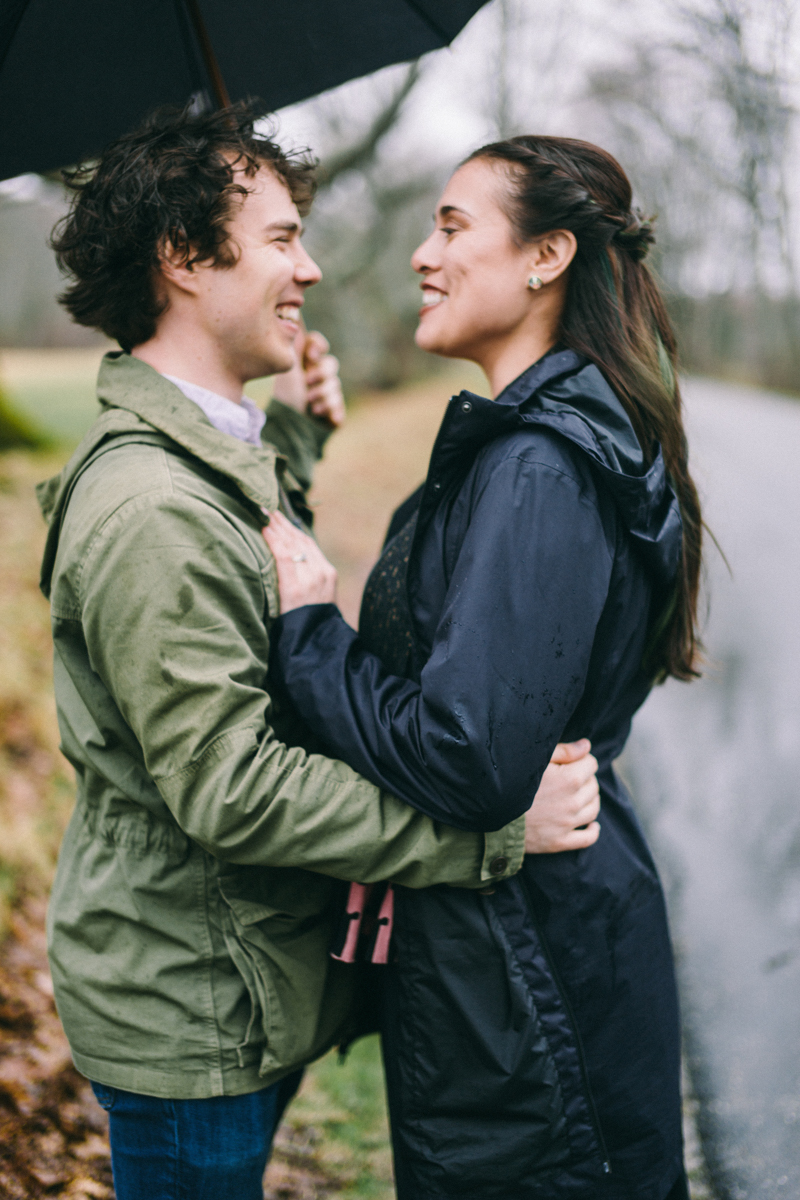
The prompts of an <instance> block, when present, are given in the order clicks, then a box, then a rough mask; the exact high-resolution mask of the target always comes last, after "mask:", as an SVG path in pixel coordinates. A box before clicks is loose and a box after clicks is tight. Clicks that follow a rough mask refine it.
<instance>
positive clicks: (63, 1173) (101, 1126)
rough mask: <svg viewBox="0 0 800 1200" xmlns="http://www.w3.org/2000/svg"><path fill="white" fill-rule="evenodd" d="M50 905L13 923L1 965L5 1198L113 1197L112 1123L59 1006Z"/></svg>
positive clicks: (23, 912)
mask: <svg viewBox="0 0 800 1200" xmlns="http://www.w3.org/2000/svg"><path fill="white" fill-rule="evenodd" d="M43 918H44V905H43V902H42V901H41V900H33V899H31V900H29V901H27V902H25V903H24V904H22V905H21V906H18V907H17V908H16V910H15V912H14V915H13V917H12V925H11V931H10V933H9V936H8V937H7V939H6V941H5V943H4V946H3V954H2V964H0V1195H1V1196H3V1197H4V1198H6V1197H7V1198H8V1200H17V1198H19V1200H39V1197H47V1196H69V1197H75V1200H79V1198H83V1197H87V1198H88V1197H92V1198H95V1200H103V1198H105V1197H112V1196H113V1188H112V1184H111V1166H110V1162H109V1154H108V1140H107V1137H106V1117H105V1113H104V1112H103V1110H102V1109H101V1108H100V1106H99V1105H98V1104H97V1103H96V1102H95V1100H94V1097H93V1095H92V1092H91V1088H90V1087H89V1084H88V1083H87V1082H86V1080H85V1079H83V1078H82V1076H80V1075H79V1074H78V1073H77V1071H76V1070H75V1068H74V1067H73V1066H72V1063H71V1061H70V1057H69V1050H68V1048H67V1044H66V1040H65V1038H64V1034H63V1032H62V1030H61V1025H60V1023H59V1020H58V1017H57V1016H56V1012H55V1007H54V1005H53V995H52V986H51V984H50V975H49V973H48V970H47V959H46V954H45V946H44V929H43Z"/></svg>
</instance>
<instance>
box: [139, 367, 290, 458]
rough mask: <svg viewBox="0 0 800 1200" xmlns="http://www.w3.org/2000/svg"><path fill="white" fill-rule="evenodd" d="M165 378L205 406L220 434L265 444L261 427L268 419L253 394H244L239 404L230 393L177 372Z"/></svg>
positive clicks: (201, 405)
mask: <svg viewBox="0 0 800 1200" xmlns="http://www.w3.org/2000/svg"><path fill="white" fill-rule="evenodd" d="M162 373H163V372H162ZM164 378H165V379H168V380H169V381H170V383H174V384H175V387H177V388H180V390H181V391H182V392H183V394H184V396H185V397H186V399H187V400H193V401H194V403H195V404H196V405H198V407H199V408H202V410H203V412H204V413H205V414H206V416H207V417H208V419H209V421H210V422H211V424H212V425H213V426H214V428H215V429H218V430H219V431H220V433H229V434H230V435H231V436H232V437H235V438H239V440H240V441H241V442H251V443H252V445H254V446H260V445H261V430H262V429H263V428H264V422H265V421H266V419H267V418H266V416H265V414H264V413H263V412H262V411H261V409H260V408H258V407H256V405H255V404H253V401H252V400H251V399H250V397H249V396H242V401H241V404H236V403H235V402H234V401H233V400H229V399H228V398H227V396H220V395H218V393H217V392H211V391H209V390H208V388H204V387H201V386H200V384H199V383H187V382H186V380H185V379H178V378H177V377H176V376H175V375H166V374H164Z"/></svg>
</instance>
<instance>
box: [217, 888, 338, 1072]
mask: <svg viewBox="0 0 800 1200" xmlns="http://www.w3.org/2000/svg"><path fill="white" fill-rule="evenodd" d="M332 883H333V881H329V880H326V879H324V878H323V877H322V876H311V875H309V874H307V873H306V872H295V871H286V872H281V871H278V872H274V871H270V872H267V871H262V870H260V869H258V870H257V871H255V872H254V873H251V869H250V868H242V869H240V871H239V872H237V873H236V874H229V875H227V876H224V877H223V878H221V879H220V880H219V890H220V896H221V898H222V906H221V925H222V932H223V936H224V938H225V947H226V949H227V951H228V954H229V955H230V958H231V961H232V963H233V965H234V967H235V968H236V970H237V972H238V973H239V975H240V976H241V979H242V982H243V983H244V986H245V988H246V989H247V993H248V996H249V1000H250V1018H249V1021H248V1024H247V1028H246V1030H245V1035H244V1038H243V1039H242V1041H241V1043H240V1045H239V1047H238V1051H239V1057H240V1062H242V1061H243V1051H244V1049H245V1047H247V1046H250V1045H256V1044H258V1043H261V1044H262V1051H261V1061H260V1066H259V1071H260V1074H262V1075H266V1074H268V1073H269V1072H271V1071H276V1070H280V1069H283V1068H285V1067H289V1066H293V1065H296V1064H298V1063H300V1062H303V1061H306V1060H307V1059H308V1058H309V1057H311V1056H312V1054H313V1053H314V1050H315V1038H316V1035H317V1033H318V1027H319V1024H320V1012H321V1008H322V999H323V993H324V990H325V983H326V966H327V963H328V961H329V960H328V943H329V939H330V935H331V924H332V918H333V911H332V906H331V904H330V900H329V892H330V890H331V885H332Z"/></svg>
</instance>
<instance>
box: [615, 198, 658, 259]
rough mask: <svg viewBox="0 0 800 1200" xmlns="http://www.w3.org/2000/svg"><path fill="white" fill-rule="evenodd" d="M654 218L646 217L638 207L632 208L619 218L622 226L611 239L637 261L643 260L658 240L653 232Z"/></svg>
mask: <svg viewBox="0 0 800 1200" xmlns="http://www.w3.org/2000/svg"><path fill="white" fill-rule="evenodd" d="M654 220H655V217H645V216H643V215H642V213H641V212H640V210H639V209H638V208H632V209H631V210H630V212H628V213H626V215H625V216H624V217H620V218H619V221H620V227H619V229H617V231H616V232H615V233H614V235H613V236H612V238H611V240H612V242H616V244H617V245H618V246H619V247H620V249H622V250H625V251H626V252H627V253H628V254H630V256H631V258H633V259H635V261H636V262H641V261H642V259H643V258H645V257H646V255H647V252H648V250H649V249H650V247H651V246H652V245H653V243H654V242H655V240H656V236H655V233H654V232H653V222H654Z"/></svg>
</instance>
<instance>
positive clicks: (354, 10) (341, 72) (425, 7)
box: [0, 0, 486, 179]
mask: <svg viewBox="0 0 800 1200" xmlns="http://www.w3.org/2000/svg"><path fill="white" fill-rule="evenodd" d="M484 3H486V0H293V2H292V3H291V4H286V3H278V0H3V3H2V7H0V112H2V113H3V121H2V127H0V179H8V178H9V177H11V176H14V175H21V174H23V173H24V172H26V171H49V170H53V169H55V168H57V167H61V166H65V165H67V164H70V163H75V162H78V161H80V160H81V159H82V158H85V157H87V156H91V155H94V154H97V153H98V152H99V151H100V150H101V149H102V148H103V146H104V145H106V143H107V142H109V141H111V140H112V139H113V138H115V137H117V136H119V135H120V134H122V133H124V132H125V131H126V130H127V129H129V128H131V127H133V126H134V125H136V124H137V122H138V121H139V120H141V118H142V117H143V116H144V115H145V113H146V112H147V111H148V110H149V109H151V108H153V107H155V106H156V105H158V104H167V103H178V104H182V103H185V102H186V101H188V100H189V99H190V98H191V97H192V96H198V97H200V98H205V99H206V100H207V101H208V102H210V103H216V104H225V103H226V102H227V99H228V97H230V99H231V100H238V99H242V98H245V97H248V96H254V97H258V98H259V99H260V100H262V101H263V103H264V111H265V112H269V111H272V110H274V109H276V108H281V107H282V106H283V105H285V104H292V103H294V102H295V101H297V100H304V99H306V98H307V97H308V96H313V95H316V94H317V93H318V92H322V91H325V89H326V88H330V87H334V86H335V85H336V84H339V83H344V82H345V81H346V80H348V79H355V78H357V77H358V76H360V75H366V74H368V73H369V72H370V71H375V70H377V69H378V68H379V67H384V66H388V65H389V64H390V63H397V62H405V61H407V60H408V59H411V58H416V57H418V56H419V55H420V54H425V53H426V52H427V51H429V50H435V49H437V48H438V47H439V46H445V45H448V44H449V43H450V42H451V41H452V39H453V38H454V37H455V36H456V34H457V33H458V32H459V31H460V30H461V29H462V28H463V27H464V25H466V23H467V21H468V20H469V19H470V17H472V16H473V14H474V13H475V12H477V10H478V9H479V8H481V7H482V6H483V4H484Z"/></svg>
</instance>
